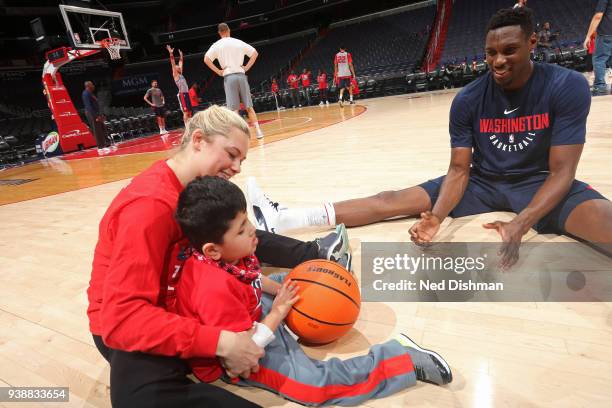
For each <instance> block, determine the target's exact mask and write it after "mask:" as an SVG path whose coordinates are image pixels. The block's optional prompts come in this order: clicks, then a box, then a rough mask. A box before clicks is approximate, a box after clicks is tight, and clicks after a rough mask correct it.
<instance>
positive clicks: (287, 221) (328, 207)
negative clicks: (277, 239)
mask: <svg viewBox="0 0 612 408" xmlns="http://www.w3.org/2000/svg"><path fill="white" fill-rule="evenodd" d="M327 225H332V226H333V225H336V211H335V210H334V206H333V204H331V203H324V204H322V205H319V206H316V207H311V208H295V209H293V208H285V209H282V210H280V211H279V214H278V222H277V231H278V232H282V231H289V230H294V229H299V228H305V227H316V226H327Z"/></svg>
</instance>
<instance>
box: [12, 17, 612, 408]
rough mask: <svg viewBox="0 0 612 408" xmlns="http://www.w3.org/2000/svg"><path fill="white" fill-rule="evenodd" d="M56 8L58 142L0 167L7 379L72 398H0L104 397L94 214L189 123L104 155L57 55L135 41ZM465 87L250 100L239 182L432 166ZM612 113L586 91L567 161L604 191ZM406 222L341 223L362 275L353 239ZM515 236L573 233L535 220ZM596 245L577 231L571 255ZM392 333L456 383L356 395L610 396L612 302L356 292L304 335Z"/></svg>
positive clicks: (473, 233)
mask: <svg viewBox="0 0 612 408" xmlns="http://www.w3.org/2000/svg"><path fill="white" fill-rule="evenodd" d="M61 14H62V18H63V21H64V23H65V24H66V27H67V28H68V32H69V36H70V42H71V44H70V47H68V46H66V47H62V48H58V49H55V50H53V51H52V52H49V53H47V56H46V58H47V63H46V64H45V66H44V70H43V84H44V86H45V95H46V98H47V100H48V103H49V107H50V109H51V111H52V112H53V113H54V115H55V118H56V121H57V127H58V131H57V132H53V133H55V136H53V137H52V138H51V139H49V141H48V143H47V144H48V145H51V144H53V146H54V148H55V147H56V146H60V147H61V149H62V150H63V151H64V152H65V154H63V155H59V156H57V157H50V158H45V159H43V160H40V161H37V162H34V163H31V164H27V165H23V166H19V167H13V168H8V169H5V170H2V171H0V219H1V220H2V222H1V223H0V237H2V238H0V265H1V267H0V271H1V272H2V277H3V284H2V285H0V327H2V331H1V332H0V387H17V386H40V387H69V392H70V400H69V402H63V403H60V402H57V403H34V402H20V403H18V404H17V403H8V402H0V407H13V406H14V407H17V406H19V407H39V406H44V407H48V406H53V407H55V406H57V407H67V406H70V407H110V406H111V404H110V390H109V384H110V382H109V373H110V368H109V364H108V362H107V361H106V360H105V359H104V358H103V357H102V356H101V355H100V352H99V351H98V349H97V348H96V346H95V345H94V342H93V339H92V336H91V333H90V330H89V326H88V319H87V314H86V309H87V305H88V299H87V293H86V291H87V288H88V285H89V280H90V275H91V265H92V259H93V254H94V247H95V245H96V242H97V239H98V225H99V222H100V219H101V217H102V215H103V214H104V212H105V211H106V209H107V208H108V206H109V204H110V202H111V200H112V199H113V198H114V197H115V196H116V195H117V194H118V193H119V192H120V191H121V189H122V188H124V187H125V186H127V185H128V184H129V183H130V180H131V178H132V177H134V176H135V175H137V174H139V173H140V172H142V171H143V170H145V169H147V168H148V167H149V166H151V164H153V163H154V162H156V161H158V160H164V159H166V158H168V157H170V156H171V155H172V154H173V153H174V152H175V151H176V149H177V146H178V145H179V144H180V140H181V136H182V129H176V130H173V131H171V132H170V133H168V134H165V135H160V134H152V135H149V136H146V137H140V138H135V139H131V140H126V141H121V142H118V143H117V145H116V149H115V150H113V151H112V152H111V153H109V154H105V155H99V153H98V151H97V149H96V148H95V140H94V139H93V135H92V133H91V132H90V130H89V128H88V127H87V125H86V124H85V123H84V122H82V121H81V119H80V118H78V113H77V111H76V109H75V107H74V106H73V104H72V102H69V103H68V102H66V101H67V100H68V101H69V100H70V97H69V95H68V94H67V91H66V89H65V87H64V86H63V82H62V79H61V74H59V69H60V67H61V66H62V65H64V64H67V63H69V62H71V61H73V60H76V59H81V58H85V57H88V56H90V55H94V54H96V53H98V52H105V50H104V49H106V50H108V51H109V52H110V54H111V57H112V58H113V59H115V58H119V57H120V52H121V51H129V50H130V49H131V47H132V46H131V44H130V41H129V39H128V37H127V31H126V29H125V25H124V21H123V18H122V16H121V14H120V13H115V12H110V11H104V10H98V11H97V12H93V13H92V12H83V9H81V8H79V7H70V6H62V7H61ZM202 69H204V67H203V68H202ZM458 91H459V90H458V89H453V90H444V91H433V92H423V93H418V94H417V93H413V94H405V95H397V96H387V97H382V98H370V99H357V100H356V104H355V105H345V106H344V107H341V106H338V105H337V104H332V105H331V106H311V107H304V108H299V109H292V110H282V111H274V112H258V115H259V121H260V124H261V128H262V130H263V132H264V134H265V138H264V139H256V137H255V131H254V129H253V128H252V129H251V140H250V150H249V152H248V155H247V159H246V160H245V161H244V163H243V164H242V171H241V173H240V174H238V175H237V176H235V177H234V178H233V179H232V181H233V182H234V183H236V184H237V185H238V186H240V188H241V189H242V190H243V191H245V185H246V181H247V178H248V177H251V176H253V177H256V179H257V181H258V184H259V185H260V187H261V188H262V189H263V190H264V191H265V192H266V193H267V194H269V195H270V197H272V198H273V199H274V200H278V201H279V202H281V203H282V204H284V205H287V206H289V207H308V206H314V205H318V204H321V203H322V202H323V201H326V202H337V201H342V200H346V199H351V198H357V197H363V196H370V195H373V194H376V193H378V192H381V191H387V190H398V189H403V188H406V187H409V186H413V185H416V184H420V183H422V182H424V181H426V180H429V179H433V178H436V177H438V176H440V175H443V174H445V173H446V171H447V169H448V163H449V152H450V149H449V145H450V143H449V131H448V128H449V124H448V116H449V109H450V106H451V102H452V100H453V98H454V97H455V95H456V94H457V92H458ZM66 98H67V99H66ZM60 104H64V105H62V106H60ZM517 109H518V108H517ZM610 112H612V96H602V97H597V98H593V100H592V106H591V111H590V115H589V117H588V123H587V143H586V145H585V147H584V151H583V153H582V158H581V161H580V165H579V167H578V171H577V176H576V178H578V179H581V180H583V181H586V182H588V183H589V184H590V185H591V186H592V187H593V188H594V189H596V190H598V191H599V192H601V193H602V194H603V195H604V196H606V197H608V198H612V181H611V180H612V179H611V178H610V169H611V167H610V157H611V156H612V115H610ZM513 216H514V214H511V213H504V212H498V213H489V214H482V215H477V216H468V217H462V218H460V219H451V218H447V219H446V220H445V221H444V222H443V224H442V227H441V229H440V232H439V233H438V235H437V236H436V241H438V242H457V243H459V242H464V243H465V242H500V237H499V234H498V233H497V232H496V231H494V230H486V229H484V228H483V227H482V224H483V223H486V222H492V221H495V220H502V221H509V220H511V219H512V217H513ZM414 223H415V219H407V218H403V219H393V220H388V221H385V222H380V223H376V224H373V225H367V226H363V227H358V228H349V230H348V233H349V238H350V246H351V250H352V253H353V257H354V258H353V259H354V261H353V269H354V273H355V276H356V278H357V280H358V281H361V277H362V265H361V262H362V260H361V255H362V252H361V251H362V246H361V244H362V243H373V242H395V243H404V242H405V243H406V245H412V244H410V236H409V233H408V229H409V228H410V227H411V226H412V225H413V224H414ZM329 230H330V229H329V228H309V229H304V230H298V231H293V232H291V233H289V234H287V235H289V236H291V237H294V238H298V239H302V240H312V239H314V238H316V237H320V236H322V235H325V234H327V233H328V232H329ZM523 242H529V243H533V244H538V243H551V242H557V243H563V242H574V240H573V239H572V238H569V237H566V236H559V235H546V234H538V233H536V232H535V231H534V230H531V231H529V232H528V233H527V234H526V235H525V236H524V238H523ZM434 245H435V244H434ZM601 256H603V255H601V254H599V253H598V252H596V251H595V250H594V249H592V248H591V247H589V246H587V245H583V244H580V247H579V251H578V253H577V254H576V255H575V258H576V259H581V258H585V259H586V258H592V257H601ZM545 261H546V260H545ZM550 261H551V262H552V261H554V259H550ZM366 269H367V268H364V271H365V270H366ZM278 271H283V270H280V269H278V268H264V273H266V274H269V273H273V272H278ZM610 272H611V273H612V271H610ZM364 273H365V272H364ZM368 273H369V272H368ZM510 273H511V272H510ZM587 289H588V282H587ZM399 333H405V334H407V335H409V336H410V337H411V338H412V339H414V340H415V341H416V342H417V343H419V344H420V345H422V346H423V347H425V348H427V349H432V350H435V351H437V352H438V353H440V354H441V355H443V356H444V358H445V359H446V360H447V361H448V362H449V364H450V366H451V368H452V371H453V377H454V378H453V382H452V383H451V384H449V385H447V386H443V387H438V386H434V385H430V384H426V383H423V382H419V383H417V385H416V386H415V387H412V388H410V389H408V390H405V391H402V392H399V393H397V394H394V395H392V396H389V397H386V398H382V399H377V400H370V401H368V402H367V403H366V404H364V405H363V406H367V407H385V408H388V407H404V406H410V407H487V408H488V407H555V408H557V407H589V408H591V407H608V406H610V401H612V389H611V388H610V387H609V385H608V378H609V377H611V376H612V353H611V352H610V350H611V349H612V303H609V302H597V303H595V302H486V303H479V302H473V303H470V302H363V303H362V304H361V310H360V314H359V318H358V320H357V322H356V324H355V326H354V327H353V328H352V329H351V330H350V331H349V332H348V334H347V335H345V336H344V337H342V338H340V339H339V340H337V341H335V342H332V343H329V344H327V345H323V346H316V347H306V346H305V347H304V348H305V350H306V352H307V354H308V355H309V356H311V357H313V358H316V359H329V358H333V357H339V358H342V359H345V358H350V357H353V356H357V355H363V354H364V353H366V352H367V350H368V349H369V348H370V347H371V346H372V345H374V344H377V343H382V342H385V341H387V340H389V339H392V338H393V337H394V336H396V335H397V334H399ZM215 384H216V385H218V386H220V387H223V388H226V389H228V390H230V391H231V392H234V393H236V394H238V395H241V396H243V397H244V398H246V399H248V400H250V401H253V402H255V403H258V404H260V405H262V406H265V407H294V406H295V407H298V406H300V405H298V404H295V403H292V402H290V401H287V400H284V399H283V398H280V397H278V396H276V395H275V394H273V393H271V392H268V391H264V390H262V389H257V388H239V387H237V386H233V385H227V384H225V383H224V382H222V381H220V380H218V381H217V382H216V383H215Z"/></svg>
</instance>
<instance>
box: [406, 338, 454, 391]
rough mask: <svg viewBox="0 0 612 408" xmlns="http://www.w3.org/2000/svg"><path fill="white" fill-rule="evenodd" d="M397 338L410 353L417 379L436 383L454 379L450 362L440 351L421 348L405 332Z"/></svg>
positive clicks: (439, 383)
mask: <svg viewBox="0 0 612 408" xmlns="http://www.w3.org/2000/svg"><path fill="white" fill-rule="evenodd" d="M396 340H397V341H398V342H399V343H400V344H401V345H402V346H404V348H405V349H406V351H407V352H408V354H409V355H410V358H411V359H412V364H413V365H414V372H415V373H416V377H417V380H419V381H424V382H428V383H432V384H436V385H444V384H448V383H450V382H451V381H453V373H452V372H451V369H450V367H449V365H448V363H447V362H446V361H444V359H443V358H442V357H441V356H440V355H439V354H438V353H436V352H435V351H431V350H426V349H424V348H421V347H420V346H419V345H418V344H416V343H415V342H414V341H412V339H410V337H408V336H406V335H405V334H403V333H400V334H399V335H398V336H397V337H396Z"/></svg>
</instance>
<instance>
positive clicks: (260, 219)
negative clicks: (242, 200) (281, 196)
mask: <svg viewBox="0 0 612 408" xmlns="http://www.w3.org/2000/svg"><path fill="white" fill-rule="evenodd" d="M246 188H247V197H248V199H249V202H250V204H251V207H252V209H253V215H255V227H256V228H257V229H258V230H262V231H268V232H271V233H273V234H274V233H276V229H277V224H278V216H279V210H281V209H282V208H279V204H278V203H274V202H272V200H270V199H269V198H268V197H266V195H265V194H264V193H263V191H261V189H260V188H259V186H258V185H257V181H255V177H249V178H248V179H247V185H246Z"/></svg>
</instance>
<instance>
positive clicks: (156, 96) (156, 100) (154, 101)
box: [144, 80, 168, 135]
mask: <svg viewBox="0 0 612 408" xmlns="http://www.w3.org/2000/svg"><path fill="white" fill-rule="evenodd" d="M144 101H145V102H146V103H148V104H149V105H151V108H153V113H155V116H156V117H157V125H158V126H159V133H160V134H162V135H164V134H166V133H168V131H167V130H166V118H165V116H164V113H165V112H164V111H165V109H164V105H165V104H166V100H165V99H164V94H163V92H162V91H161V89H159V87H158V86H157V80H153V81H151V88H149V90H148V91H147V93H146V94H145V96H144Z"/></svg>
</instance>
